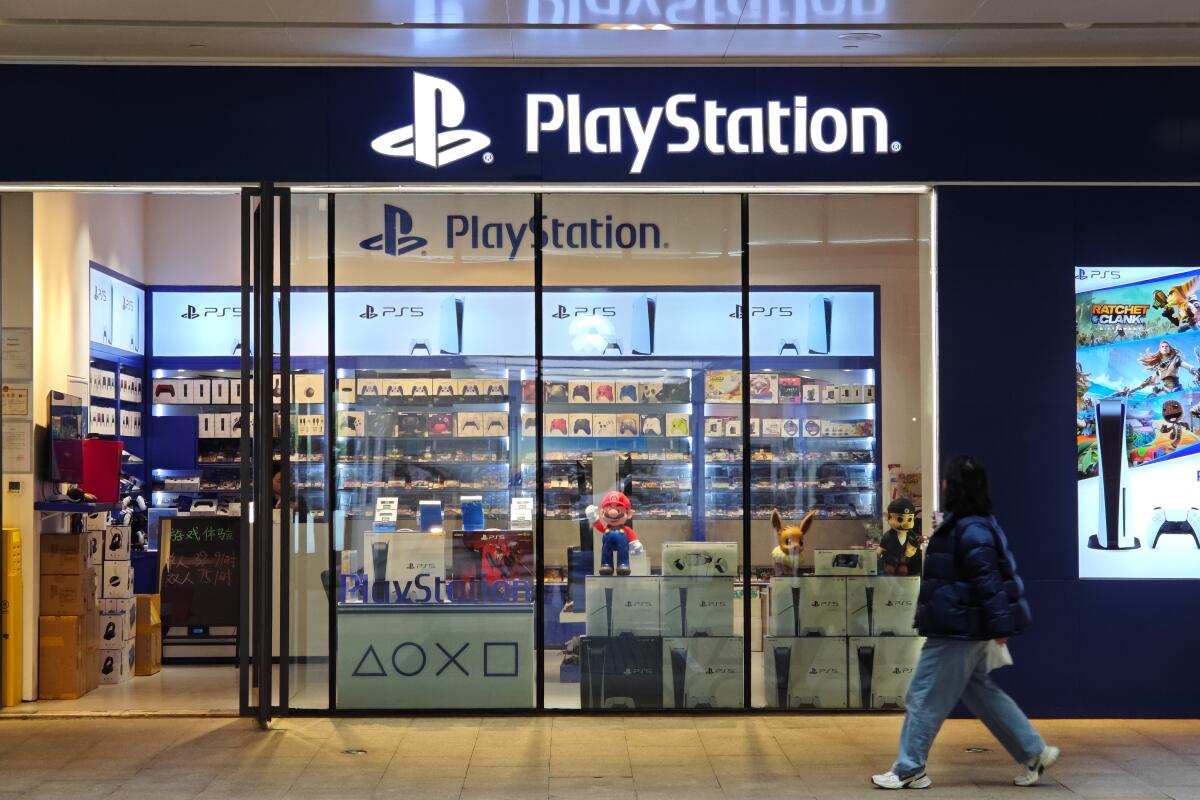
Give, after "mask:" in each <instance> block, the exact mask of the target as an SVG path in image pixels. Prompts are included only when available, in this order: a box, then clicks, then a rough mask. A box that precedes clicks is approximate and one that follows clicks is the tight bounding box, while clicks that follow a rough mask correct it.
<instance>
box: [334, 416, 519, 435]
mask: <svg viewBox="0 0 1200 800" xmlns="http://www.w3.org/2000/svg"><path fill="white" fill-rule="evenodd" d="M508 419H509V417H508V412H507V411H458V412H453V411H443V412H431V413H410V412H400V413H397V412H395V411H339V412H338V429H337V435H338V436H345V437H358V436H362V437H378V438H393V437H403V438H410V437H411V438H434V437H442V436H458V437H462V438H469V437H479V436H490V437H497V436H508V434H509V430H508Z"/></svg>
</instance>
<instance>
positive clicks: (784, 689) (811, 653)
mask: <svg viewBox="0 0 1200 800" xmlns="http://www.w3.org/2000/svg"><path fill="white" fill-rule="evenodd" d="M763 671H764V677H765V681H764V689H765V693H766V701H767V707H768V708H806V709H826V708H846V707H847V698H846V688H847V685H848V684H847V669H846V640H845V639H842V638H836V639H834V638H816V637H814V638H796V637H793V636H768V637H766V639H765V640H764V644H763Z"/></svg>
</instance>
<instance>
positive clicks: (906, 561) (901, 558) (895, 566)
mask: <svg viewBox="0 0 1200 800" xmlns="http://www.w3.org/2000/svg"><path fill="white" fill-rule="evenodd" d="M887 524H888V531H887V532H886V533H885V534H883V538H881V539H880V540H879V572H880V573H881V574H883V575H920V574H921V559H922V554H921V537H920V536H919V535H918V534H917V533H916V532H914V531H913V528H914V527H915V526H916V524H917V509H916V508H915V507H914V506H913V504H912V501H911V500H909V499H908V498H906V497H898V498H896V499H895V500H893V501H892V502H891V503H889V504H888V508H887Z"/></svg>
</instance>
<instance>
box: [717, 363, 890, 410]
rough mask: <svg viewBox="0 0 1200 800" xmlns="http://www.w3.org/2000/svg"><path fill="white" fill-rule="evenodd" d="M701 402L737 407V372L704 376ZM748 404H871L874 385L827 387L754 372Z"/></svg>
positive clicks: (817, 382) (739, 394) (739, 385)
mask: <svg viewBox="0 0 1200 800" xmlns="http://www.w3.org/2000/svg"><path fill="white" fill-rule="evenodd" d="M704 399H705V401H706V402H708V403H740V402H741V401H742V373H741V371H740V370H724V369H720V370H711V371H709V372H707V373H705V376H704ZM750 402H751V403H753V404H775V405H795V404H809V405H831V404H839V403H874V402H875V385H874V384H872V383H831V382H829V381H826V380H820V379H816V378H810V377H801V376H797V375H780V374H778V373H774V372H754V373H751V374H750Z"/></svg>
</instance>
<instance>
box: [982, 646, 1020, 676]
mask: <svg viewBox="0 0 1200 800" xmlns="http://www.w3.org/2000/svg"><path fill="white" fill-rule="evenodd" d="M984 659H985V660H986V662H987V663H986V664H985V666H986V668H987V671H988V672H991V671H992V670H994V669H1000V668H1001V667H1011V666H1012V663H1013V659H1012V653H1010V652H1008V645H1007V644H998V643H997V642H996V640H995V639H992V640H991V641H989V642H988V643H987V653H986V654H985V655H984Z"/></svg>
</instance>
